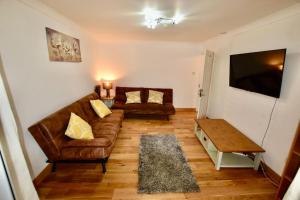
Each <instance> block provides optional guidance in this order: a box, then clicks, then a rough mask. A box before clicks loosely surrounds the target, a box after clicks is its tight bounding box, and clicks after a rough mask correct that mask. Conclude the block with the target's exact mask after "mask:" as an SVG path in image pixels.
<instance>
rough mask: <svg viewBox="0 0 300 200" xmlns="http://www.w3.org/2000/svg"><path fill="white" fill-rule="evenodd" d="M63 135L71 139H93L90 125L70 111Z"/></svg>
mask: <svg viewBox="0 0 300 200" xmlns="http://www.w3.org/2000/svg"><path fill="white" fill-rule="evenodd" d="M65 135H66V136H68V137H70V138H72V139H94V135H93V132H92V128H91V126H90V125H89V124H88V123H87V122H86V121H84V120H83V119H81V118H80V117H79V116H77V115H76V114H74V113H71V117H70V120H69V125H68V128H67V130H66V132H65Z"/></svg>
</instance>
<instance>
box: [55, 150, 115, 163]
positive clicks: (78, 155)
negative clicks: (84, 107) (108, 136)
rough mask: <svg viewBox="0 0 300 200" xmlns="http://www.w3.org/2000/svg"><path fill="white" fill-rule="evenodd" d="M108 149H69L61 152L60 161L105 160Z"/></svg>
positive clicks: (108, 152)
mask: <svg viewBox="0 0 300 200" xmlns="http://www.w3.org/2000/svg"><path fill="white" fill-rule="evenodd" d="M108 148H110V147H107V148H105V147H69V148H63V149H62V150H61V157H60V159H61V160H72V161H73V160H99V159H100V158H106V157H108V155H109V154H110V152H111V151H108Z"/></svg>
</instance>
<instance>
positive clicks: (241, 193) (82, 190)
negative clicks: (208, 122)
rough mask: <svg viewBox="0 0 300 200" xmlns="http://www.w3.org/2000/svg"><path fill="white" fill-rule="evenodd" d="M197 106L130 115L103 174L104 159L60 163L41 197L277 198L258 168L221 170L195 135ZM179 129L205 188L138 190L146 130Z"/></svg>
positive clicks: (133, 199) (42, 188) (43, 185)
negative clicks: (159, 116)
mask: <svg viewBox="0 0 300 200" xmlns="http://www.w3.org/2000/svg"><path fill="white" fill-rule="evenodd" d="M194 117H195V113H194V112H192V111H180V112H177V113H176V115H174V116H172V117H171V118H170V121H166V120H146V119H125V120H124V122H123V128H122V130H121V132H120V134H119V136H118V139H117V142H116V145H115V148H114V150H113V152H112V154H111V156H110V158H109V161H108V163H107V172H106V174H105V175H102V173H101V166H100V164H58V166H57V171H56V172H55V173H51V174H50V175H48V176H47V178H46V179H44V181H43V182H42V183H41V184H40V185H39V187H38V188H37V190H38V193H39V196H40V198H41V199H114V200H117V199H126V200H138V199H143V200H144V199H153V200H154V199H170V200H171V199H172V200H175V199H191V200H192V199H193V200H196V199H199V200H201V199H205V200H228V199H230V200H232V199H241V200H250V199H253V200H265V199H266V200H267V199H270V200H271V199H274V195H275V191H276V188H275V187H274V186H273V185H272V184H271V183H270V182H269V181H268V180H267V179H266V178H264V176H263V175H262V174H261V173H260V172H256V171H254V170H253V169H221V170H220V171H216V170H215V168H214V165H213V164H212V162H211V160H210V159H209V157H208V155H207V154H206V153H205V150H204V149H203V148H202V146H201V144H200V143H199V141H198V140H197V138H196V137H195V135H194V132H193V128H194ZM159 133H175V134H176V136H177V139H178V140H179V141H180V144H181V147H182V150H183V152H184V153H185V155H186V157H187V159H188V162H189V165H190V166H191V168H192V170H193V174H194V176H195V177H196V179H197V182H198V184H199V186H200V190H201V191H200V192H199V193H166V194H137V183H138V148H139V139H140V136H141V135H142V134H159Z"/></svg>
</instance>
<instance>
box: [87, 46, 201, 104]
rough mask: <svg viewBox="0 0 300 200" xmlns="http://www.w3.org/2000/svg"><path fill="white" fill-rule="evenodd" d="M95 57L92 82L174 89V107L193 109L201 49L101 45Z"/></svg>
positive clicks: (194, 47)
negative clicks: (111, 81) (96, 80)
mask: <svg viewBox="0 0 300 200" xmlns="http://www.w3.org/2000/svg"><path fill="white" fill-rule="evenodd" d="M94 53H95V55H94V57H95V58H96V60H94V64H93V70H92V71H91V73H92V75H93V76H95V79H101V78H104V79H113V80H116V81H115V82H114V85H118V86H133V87H158V88H173V93H174V105H175V107H177V108H182V107H184V108H190V107H195V105H196V102H195V101H196V89H197V84H198V73H199V72H200V64H201V59H202V56H201V53H202V46H201V45H199V44H192V43H176V42H153V41H152V42H120V43H104V42H102V43H99V44H98V46H97V48H96V49H95V51H94ZM103 92H104V94H105V91H103ZM102 94H103V93H102Z"/></svg>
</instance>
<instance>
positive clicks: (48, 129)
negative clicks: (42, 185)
mask: <svg viewBox="0 0 300 200" xmlns="http://www.w3.org/2000/svg"><path fill="white" fill-rule="evenodd" d="M93 99H99V96H98V95H97V94H96V93H92V94H90V95H87V96H85V97H83V98H82V99H79V100H78V101H76V102H74V103H72V104H70V105H68V106H66V107H65V108H63V109H61V110H59V111H57V112H55V113H53V114H52V115H50V116H48V117H46V118H44V119H42V120H41V121H39V122H37V123H36V124H34V125H32V126H31V127H29V128H28V130H29V131H30V132H31V134H32V135H33V137H34V138H35V140H36V141H37V143H38V144H39V145H40V147H41V148H42V150H43V151H44V153H45V154H46V156H47V157H48V162H50V163H53V168H52V171H55V166H56V163H57V162H80V161H83V162H101V163H102V169H103V172H104V173H105V171H106V168H105V163H106V161H107V159H108V157H109V155H110V153H111V151H112V149H113V146H114V144H115V141H116V139H117V134H118V132H119V130H120V127H121V124H122V120H123V116H124V115H123V111H122V110H112V114H110V115H109V116H107V117H105V118H103V119H101V118H100V117H99V116H98V115H97V114H96V113H95V111H94V110H93V108H92V106H91V105H90V100H93ZM71 112H73V113H75V114H76V115H78V116H80V117H81V118H82V119H84V120H85V121H86V122H88V123H89V124H90V125H91V126H92V131H93V134H94V139H92V140H73V139H70V138H69V137H67V136H65V131H66V129H67V126H68V123H69V119H70V114H71Z"/></svg>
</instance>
